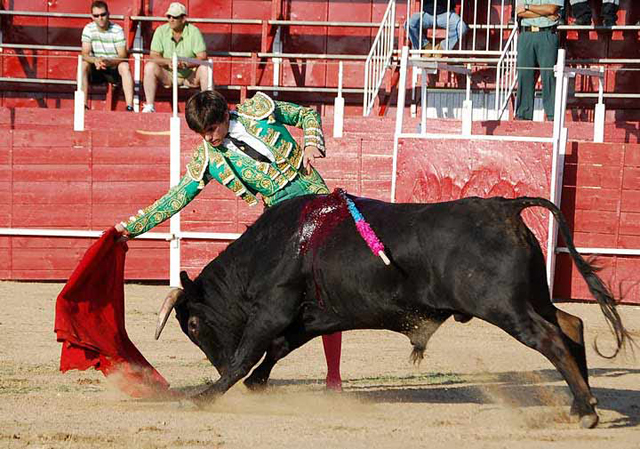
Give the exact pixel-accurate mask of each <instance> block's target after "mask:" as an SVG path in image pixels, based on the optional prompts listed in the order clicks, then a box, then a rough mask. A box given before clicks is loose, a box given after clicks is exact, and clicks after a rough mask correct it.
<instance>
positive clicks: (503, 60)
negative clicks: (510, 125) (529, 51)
mask: <svg viewBox="0 0 640 449" xmlns="http://www.w3.org/2000/svg"><path fill="white" fill-rule="evenodd" d="M517 36H518V29H517V28H515V27H514V28H513V30H512V31H511V34H510V35H509V39H507V43H506V44H505V45H504V49H503V51H502V55H501V56H500V59H499V60H498V65H497V68H496V101H495V108H494V109H495V113H496V119H500V118H501V117H502V114H503V113H504V110H505V109H506V107H507V105H508V104H509V98H511V94H512V93H513V90H514V89H515V85H516V82H517V73H518V72H517V67H516V62H517V59H516V57H515V56H516V55H517V49H516V45H517ZM505 78H506V80H505ZM503 85H504V87H503ZM503 96H504V98H503Z"/></svg>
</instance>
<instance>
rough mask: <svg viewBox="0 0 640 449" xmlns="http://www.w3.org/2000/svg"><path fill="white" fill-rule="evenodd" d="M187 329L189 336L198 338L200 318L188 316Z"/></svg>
mask: <svg viewBox="0 0 640 449" xmlns="http://www.w3.org/2000/svg"><path fill="white" fill-rule="evenodd" d="M187 330H188V331H189V335H190V336H191V338H193V339H194V340H198V334H199V333H200V318H198V317H197V316H191V317H189V321H187Z"/></svg>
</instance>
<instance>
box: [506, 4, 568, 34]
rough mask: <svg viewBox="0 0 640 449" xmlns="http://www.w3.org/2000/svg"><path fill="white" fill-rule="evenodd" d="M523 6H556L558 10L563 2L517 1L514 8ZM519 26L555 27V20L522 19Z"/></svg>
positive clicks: (543, 18) (542, 18) (539, 18)
mask: <svg viewBox="0 0 640 449" xmlns="http://www.w3.org/2000/svg"><path fill="white" fill-rule="evenodd" d="M524 5H558V6H559V7H560V8H562V7H563V6H564V0H517V2H516V6H524ZM520 22H521V24H522V25H523V26H528V27H533V26H535V27H540V28H546V27H550V26H553V25H557V24H558V21H557V20H555V21H554V20H549V19H547V18H546V17H535V18H532V19H522V20H521V21H520Z"/></svg>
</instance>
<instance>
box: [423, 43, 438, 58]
mask: <svg viewBox="0 0 640 449" xmlns="http://www.w3.org/2000/svg"><path fill="white" fill-rule="evenodd" d="M437 48H438V46H437V45H436V46H435V47H434V46H433V45H431V42H427V43H426V44H424V45H423V46H422V50H423V51H424V50H435V49H437ZM421 56H422V57H423V58H431V57H433V53H430V52H424V53H422V55H421Z"/></svg>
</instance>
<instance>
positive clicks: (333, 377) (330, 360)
mask: <svg viewBox="0 0 640 449" xmlns="http://www.w3.org/2000/svg"><path fill="white" fill-rule="evenodd" d="M322 345H323V346H324V357H325V359H326V360H327V388H328V389H330V390H335V391H341V390H342V378H341V377H340V353H341V351H342V332H335V333H333V334H329V335H323V336H322Z"/></svg>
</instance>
